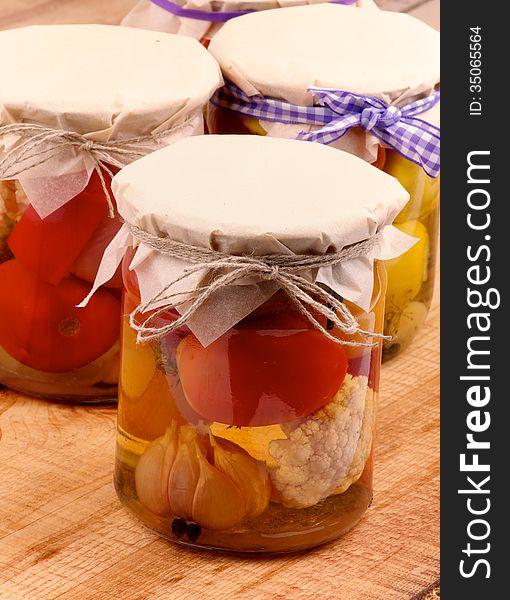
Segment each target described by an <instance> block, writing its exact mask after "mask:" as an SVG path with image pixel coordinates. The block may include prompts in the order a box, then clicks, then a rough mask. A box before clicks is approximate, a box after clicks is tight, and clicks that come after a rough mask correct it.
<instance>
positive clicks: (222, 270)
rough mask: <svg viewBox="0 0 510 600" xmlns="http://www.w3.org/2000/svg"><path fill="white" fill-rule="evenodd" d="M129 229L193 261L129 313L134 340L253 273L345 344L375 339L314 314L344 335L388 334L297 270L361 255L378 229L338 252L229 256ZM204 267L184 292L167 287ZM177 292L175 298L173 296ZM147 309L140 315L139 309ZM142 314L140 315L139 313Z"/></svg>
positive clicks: (164, 330)
mask: <svg viewBox="0 0 510 600" xmlns="http://www.w3.org/2000/svg"><path fill="white" fill-rule="evenodd" d="M126 225H127V227H128V229H129V230H130V232H131V234H132V235H133V236H134V237H135V238H136V239H137V240H138V241H139V242H142V243H144V244H146V245H148V246H149V247H151V248H152V249H154V250H156V251H158V252H161V253H163V254H167V255H169V256H172V257H174V258H178V259H181V260H184V261H187V262H191V263H194V264H193V266H191V267H189V268H187V269H185V270H184V272H183V274H182V275H180V276H179V277H177V278H176V279H174V280H173V281H171V282H170V283H169V284H168V285H166V286H164V288H163V289H162V290H161V291H160V292H158V293H157V294H156V295H154V296H153V297H152V298H151V299H150V300H148V301H147V302H144V303H143V304H140V305H139V306H138V307H137V308H136V309H135V310H134V311H133V312H132V313H131V315H130V325H131V327H132V328H133V329H134V330H135V331H136V332H137V340H138V341H139V342H141V341H148V340H152V339H158V338H161V337H162V336H164V335H166V334H168V333H171V332H172V331H175V330H176V329H178V328H179V327H182V326H183V325H186V323H187V322H188V321H189V320H190V319H191V318H192V317H193V315H195V313H196V312H197V310H198V309H199V308H200V307H201V306H203V305H204V304H205V303H206V302H207V301H208V300H209V299H210V298H211V297H212V296H213V295H214V293H215V292H216V291H218V290H220V289H223V288H226V287H227V286H230V285H233V284H235V283H236V282H238V281H240V280H241V279H244V278H247V277H254V278H255V279H258V280H267V281H273V282H274V283H275V284H276V285H277V286H278V288H280V289H281V290H283V291H284V292H285V293H286V294H287V296H288V298H289V299H290V301H291V302H292V304H293V305H294V306H295V307H296V308H297V310H298V311H299V312H300V313H301V314H302V315H303V316H304V317H305V318H306V319H308V321H310V323H311V324H312V325H313V327H314V328H315V329H317V330H319V331H320V332H321V333H322V334H323V335H324V336H325V337H326V338H328V339H329V340H331V341H333V342H335V343H337V344H342V345H346V346H367V347H372V346H374V345H376V344H377V343H378V342H373V341H348V340H343V339H340V338H337V337H335V336H333V335H331V334H330V333H329V331H327V330H326V328H325V327H324V326H323V325H321V323H320V322H319V321H318V320H317V318H316V316H314V313H315V314H319V315H321V316H323V317H325V318H326V319H328V320H329V321H331V322H332V323H333V324H334V325H336V326H337V327H338V328H339V329H340V331H342V332H343V333H345V334H347V335H351V336H353V335H357V336H360V337H363V338H369V339H370V340H373V339H374V338H376V339H377V340H379V339H389V338H387V337H386V336H384V335H382V334H379V333H374V332H371V331H365V330H364V329H362V328H361V327H360V326H359V324H358V322H357V321H356V319H355V318H354V317H353V315H352V314H351V312H350V311H349V309H348V308H347V307H346V306H345V304H344V303H343V302H342V301H341V299H339V298H338V297H337V296H335V295H333V294H332V293H330V292H328V291H327V290H326V289H324V288H323V287H321V286H320V285H319V284H317V283H313V282H310V281H308V280H307V279H305V278H304V277H303V276H301V275H300V274H299V272H302V271H309V270H313V269H318V268H320V267H327V266H333V265H337V264H339V263H341V262H344V261H347V260H351V259H353V258H357V257H360V256H366V255H368V254H369V253H370V251H371V250H372V249H373V248H374V247H375V245H376V244H377V241H378V235H375V236H373V237H371V238H369V239H367V240H364V241H362V242H359V243H357V244H353V245H351V246H349V247H347V248H344V249H343V250H341V251H340V252H336V253H331V254H324V255H308V254H303V255H300V254H297V255H288V254H269V255H265V256H251V255H250V256H246V255H243V256H234V255H231V254H226V253H223V252H217V251H215V250H209V249H207V248H197V247H195V246H189V245H188V244H184V243H182V242H177V241H174V240H171V239H168V238H160V237H157V236H154V235H152V234H150V233H147V232H146V231H144V230H142V229H140V228H138V227H135V226H133V225H129V224H126ZM202 269H206V270H207V271H209V272H210V273H211V274H212V278H211V280H210V282H209V283H207V284H206V285H204V286H201V287H198V288H196V289H193V290H188V291H185V292H174V293H172V292H171V288H172V287H173V286H175V285H176V284H177V283H179V282H180V281H183V280H185V279H187V278H188V277H190V276H192V275H194V274H195V273H197V272H199V271H201V270H202ZM179 297H181V299H180V300H178V299H177V298H179ZM183 304H189V305H188V306H187V307H186V308H185V310H184V312H183V313H182V314H181V316H180V317H179V318H177V319H176V320H175V321H173V322H171V323H166V324H165V325H159V326H154V321H155V320H157V319H158V317H159V316H161V315H162V314H164V313H165V312H167V311H168V310H169V309H173V308H177V307H178V306H181V305H183ZM150 311H154V312H152V313H151V314H150V315H149V316H146V317H143V315H144V313H147V312H150ZM141 316H142V319H140V317H141Z"/></svg>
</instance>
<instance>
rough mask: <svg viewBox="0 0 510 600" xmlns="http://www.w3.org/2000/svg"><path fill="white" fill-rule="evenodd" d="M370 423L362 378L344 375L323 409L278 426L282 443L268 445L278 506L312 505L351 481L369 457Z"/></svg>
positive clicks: (371, 404) (369, 398)
mask: <svg viewBox="0 0 510 600" xmlns="http://www.w3.org/2000/svg"><path fill="white" fill-rule="evenodd" d="M374 418H375V399H374V393H373V391H372V390H371V389H370V388H369V387H368V379H367V377H352V376H351V375H347V376H346V378H345V381H344V383H343V384H342V387H341V388H340V390H339V391H338V393H337V394H336V396H335V397H334V398H333V400H332V401H331V402H330V403H329V404H327V405H326V406H325V407H324V408H323V409H321V410H319V411H317V412H315V413H313V414H312V415H309V416H308V417H306V418H305V419H304V420H302V421H300V422H297V423H296V422H294V423H291V424H287V425H283V426H282V429H283V430H284V432H285V433H286V434H287V436H288V437H287V439H284V440H273V441H271V442H270V444H269V454H270V455H271V457H272V458H273V459H274V461H275V464H274V465H273V466H272V467H271V469H270V474H271V480H272V483H273V486H274V488H275V490H276V491H277V493H278V495H279V499H280V501H281V502H282V504H284V505H286V506H294V507H298V508H305V507H307V506H312V505H314V504H317V502H320V501H321V500H323V499H324V498H327V497H328V496H330V495H331V494H334V493H340V492H342V491H345V490H346V489H347V488H348V487H349V486H350V485H351V484H352V483H353V482H354V481H356V480H357V479H358V477H359V476H360V475H361V472H362V471H363V468H364V466H365V463H366V461H367V459H368V456H369V455H370V449H371V446H372V429H373V423H374Z"/></svg>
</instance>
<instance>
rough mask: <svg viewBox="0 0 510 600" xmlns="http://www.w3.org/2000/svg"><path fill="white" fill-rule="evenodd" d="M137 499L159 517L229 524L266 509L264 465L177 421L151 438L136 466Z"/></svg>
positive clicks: (211, 526)
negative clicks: (159, 434) (160, 433)
mask: <svg viewBox="0 0 510 600" xmlns="http://www.w3.org/2000/svg"><path fill="white" fill-rule="evenodd" d="M135 483H136V491H137V494H138V498H139V500H140V502H141V503H142V504H143V505H144V506H145V507H147V508H148V509H149V510H151V511H152V512H153V513H155V514H157V515H159V516H167V517H169V516H174V517H179V518H182V519H186V520H189V521H194V522H196V523H198V524H199V525H200V526H201V527H204V528H206V529H229V528H230V527H233V526H234V525H236V524H237V523H240V522H241V521H242V520H243V519H245V518H252V517H255V516H257V515H259V514H261V513H262V512H264V510H265V509H266V508H267V505H268V504H269V499H270V497H271V484H270V480H269V475H268V472H267V470H266V466H265V464H264V463H263V462H261V461H258V460H255V459H254V458H252V457H251V456H250V455H249V454H248V453H247V452H246V451H245V450H243V449H242V448H241V447H239V446H238V445H237V444H234V443H233V442H229V441H227V440H224V439H221V438H216V437H214V436H213V435H212V434H210V435H209V437H207V436H204V435H202V434H199V433H198V432H197V431H196V430H194V429H193V428H192V427H190V426H189V425H184V426H182V427H178V426H177V425H176V424H175V422H174V423H172V425H171V426H170V427H169V428H168V429H167V431H166V432H165V435H163V436H162V437H160V438H158V439H156V440H154V441H153V442H152V443H151V444H149V446H148V447H147V449H146V451H145V453H144V454H143V455H142V456H141V458H140V460H139V462H138V465H137V467H136V471H135Z"/></svg>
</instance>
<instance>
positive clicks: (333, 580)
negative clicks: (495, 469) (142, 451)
mask: <svg viewBox="0 0 510 600" xmlns="http://www.w3.org/2000/svg"><path fill="white" fill-rule="evenodd" d="M133 3H134V2H133V1H132V0H108V1H105V0H86V1H84V0H53V1H51V0H2V2H0V28H5V27H15V26H20V25H23V24H27V23H50V22H92V21H95V22H99V21H100V22H108V23H114V22H118V20H119V18H120V16H121V15H122V14H123V13H124V12H126V10H128V9H129V8H130V6H132V5H133ZM1 60H3V57H2V58H1ZM0 76H1V75H0ZM114 433H115V410H114V409H113V408H88V409H87V408H79V407H72V406H64V405H58V404H54V403H48V402H45V401H42V400H35V399H31V398H28V397H25V396H22V395H18V394H14V393H12V392H9V391H6V390H4V391H0V599H1V600H54V599H56V598H59V599H61V598H62V599H65V600H119V599H121V598H122V599H123V600H169V599H170V600H173V599H179V600H198V599H200V600H219V599H221V600H237V599H242V600H252V599H256V600H259V599H260V600H266V599H267V600H269V599H271V600H284V599H290V598H292V599H293V600H330V599H331V600H383V599H384V600H410V599H412V598H415V597H416V598H419V597H422V595H423V594H424V593H425V591H427V590H429V589H430V588H431V587H432V586H433V585H434V584H435V583H437V580H438V578H439V304H438V296H437V294H436V298H435V301H434V305H433V309H432V311H431V314H430V317H429V319H428V321H427V323H426V325H425V327H424V329H423V331H422V333H421V336H420V339H419V340H417V341H416V342H415V343H414V344H413V346H412V347H411V348H410V349H409V351H408V352H407V353H406V354H405V355H403V356H401V357H398V358H396V359H394V361H393V362H390V363H389V364H388V365H386V366H385V367H384V369H383V378H382V390H381V406H380V411H379V426H378V439H379V444H378V450H377V456H376V470H375V498H374V503H373V505H372V507H371V508H370V509H369V511H368V513H367V515H366V516H365V518H364V519H363V520H362V521H361V523H360V524H359V525H358V527H357V528H355V529H354V530H353V531H352V532H350V533H349V534H348V535H346V536H345V537H344V538H342V539H341V540H338V541H337V542H335V543H332V544H329V545H327V546H325V547H322V548H318V549H315V550H312V551H309V552H307V553H304V554H299V555H291V556H282V557H276V558H275V557H272V558H268V557H243V556H229V555H222V554H213V553H210V552H194V551H190V550H186V549H183V548H180V547H177V546H174V545H172V544H170V543H168V542H166V541H163V540H161V539H159V538H157V537H156V536H155V535H153V534H151V533H150V532H148V531H146V530H145V529H144V528H143V527H141V526H140V524H139V523H138V522H136V521H135V520H134V519H133V518H132V517H131V516H130V515H129V514H128V513H127V511H126V510H125V509H123V508H122V507H121V506H120V504H119V503H118V501H117V498H116V496H115V492H114V489H113V486H112V468H113V451H114Z"/></svg>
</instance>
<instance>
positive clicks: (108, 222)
mask: <svg viewBox="0 0 510 600" xmlns="http://www.w3.org/2000/svg"><path fill="white" fill-rule="evenodd" d="M121 226H122V223H121V221H120V218H119V217H115V218H113V219H112V218H111V217H110V216H109V215H106V216H105V217H103V220H102V221H101V223H99V227H98V228H97V229H96V230H95V231H94V233H93V234H92V237H91V238H90V240H89V241H88V243H87V245H86V246H85V249H84V250H83V252H82V253H81V254H80V256H78V259H77V260H76V262H75V263H74V264H73V265H72V266H71V269H70V270H71V273H73V275H76V276H77V277H79V278H80V279H84V280H85V281H88V282H90V283H94V280H95V278H96V275H97V270H98V269H99V265H100V264H101V259H102V258H103V254H104V251H105V250H106V248H107V246H108V245H109V243H110V242H111V241H112V240H113V238H114V237H115V236H116V235H117V233H118V231H119V229H120V228H121ZM104 285H105V286H106V287H113V288H121V287H122V274H121V270H120V267H119V268H118V269H117V272H116V273H115V275H114V276H113V277H112V278H111V279H110V281H108V282H106V283H105V284H104Z"/></svg>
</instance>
